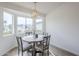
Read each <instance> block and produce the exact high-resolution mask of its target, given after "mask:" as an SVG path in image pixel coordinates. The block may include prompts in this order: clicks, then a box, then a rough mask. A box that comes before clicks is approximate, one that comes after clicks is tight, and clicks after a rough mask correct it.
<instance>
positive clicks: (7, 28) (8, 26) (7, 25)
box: [3, 12, 13, 35]
mask: <svg viewBox="0 0 79 59" xmlns="http://www.w3.org/2000/svg"><path fill="white" fill-rule="evenodd" d="M12 19H13V15H12V14H9V13H7V12H3V25H4V27H3V34H4V35H8V34H12V31H13V30H12V29H13V27H12Z"/></svg>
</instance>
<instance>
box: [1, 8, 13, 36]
mask: <svg viewBox="0 0 79 59" xmlns="http://www.w3.org/2000/svg"><path fill="white" fill-rule="evenodd" d="M4 12H5V13H8V14H11V16H12V32H11V34H4V33H3V32H4V29H3V30H2V34H3V37H7V36H12V35H13V34H14V31H13V30H14V14H13V13H11V12H9V11H8V10H5V9H4V10H3V12H2V15H3V16H2V18H3V28H4Z"/></svg>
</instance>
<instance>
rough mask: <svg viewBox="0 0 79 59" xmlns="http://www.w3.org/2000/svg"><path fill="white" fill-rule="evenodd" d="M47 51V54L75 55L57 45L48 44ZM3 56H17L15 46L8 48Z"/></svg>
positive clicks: (25, 54)
mask: <svg viewBox="0 0 79 59" xmlns="http://www.w3.org/2000/svg"><path fill="white" fill-rule="evenodd" d="M49 51H50V54H49V56H76V55H75V54H73V53H70V52H68V51H65V50H62V49H60V48H58V47H55V46H50V50H49ZM4 56H18V54H17V48H14V49H12V50H10V51H9V52H7V53H6V54H5V55H4ZM24 56H31V54H30V53H27V52H25V53H24Z"/></svg>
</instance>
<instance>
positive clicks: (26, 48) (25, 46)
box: [22, 41, 32, 51]
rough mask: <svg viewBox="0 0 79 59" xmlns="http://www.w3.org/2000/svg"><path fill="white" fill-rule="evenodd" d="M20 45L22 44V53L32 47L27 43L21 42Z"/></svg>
mask: <svg viewBox="0 0 79 59" xmlns="http://www.w3.org/2000/svg"><path fill="white" fill-rule="evenodd" d="M22 43H23V51H25V50H28V49H30V48H31V47H32V45H31V44H29V43H27V42H24V41H23V42H22Z"/></svg>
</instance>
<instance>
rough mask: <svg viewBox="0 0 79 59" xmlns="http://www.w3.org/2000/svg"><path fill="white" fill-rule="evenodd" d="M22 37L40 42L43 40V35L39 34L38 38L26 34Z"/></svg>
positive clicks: (25, 39) (27, 40) (29, 40)
mask: <svg viewBox="0 0 79 59" xmlns="http://www.w3.org/2000/svg"><path fill="white" fill-rule="evenodd" d="M22 39H23V40H24V41H26V42H40V41H42V40H43V36H39V37H38V38H34V37H33V36H24V37H22Z"/></svg>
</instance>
